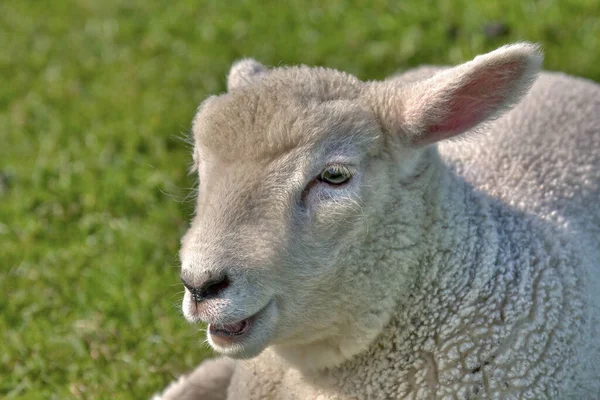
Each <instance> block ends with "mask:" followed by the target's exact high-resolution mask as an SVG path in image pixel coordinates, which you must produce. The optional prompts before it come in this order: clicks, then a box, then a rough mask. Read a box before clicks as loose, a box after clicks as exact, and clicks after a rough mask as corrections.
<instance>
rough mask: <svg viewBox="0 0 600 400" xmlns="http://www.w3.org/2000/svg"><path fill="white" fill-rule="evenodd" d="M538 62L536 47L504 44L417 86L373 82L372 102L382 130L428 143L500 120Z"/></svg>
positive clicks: (536, 69)
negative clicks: (382, 127)
mask: <svg viewBox="0 0 600 400" xmlns="http://www.w3.org/2000/svg"><path fill="white" fill-rule="evenodd" d="M541 64H542V55H541V53H540V50H539V48H538V46H536V45H533V44H529V43H519V44H514V45H509V46H504V47H501V48H499V49H497V50H495V51H492V52H491V53H487V54H484V55H481V56H478V57H476V58H475V59H474V60H472V61H469V62H467V63H465V64H462V65H459V66H457V67H454V68H450V69H447V70H444V71H442V72H439V73H438V74H436V75H434V76H432V77H431V78H429V79H425V80H422V81H419V82H414V83H411V84H402V83H401V82H399V81H396V82H394V81H388V82H381V83H378V84H379V85H380V87H378V88H376V89H375V90H376V92H377V94H376V95H375V99H374V101H375V103H376V108H377V112H378V113H379V116H380V119H381V121H382V124H383V125H384V129H386V130H388V131H390V132H391V133H395V134H398V135H403V136H404V137H403V139H404V140H405V141H408V142H409V143H411V144H413V145H416V146H420V145H427V144H430V143H434V142H437V141H440V140H443V139H447V138H450V137H453V136H456V135H459V134H461V133H463V132H465V131H468V130H470V129H471V128H474V127H475V126H477V125H478V124H480V123H482V122H484V121H488V120H491V119H494V118H496V117H498V116H500V115H501V114H502V112H504V111H506V110H508V109H509V108H510V107H511V106H512V105H514V104H515V103H517V102H518V101H519V100H520V99H521V98H522V97H523V95H524V94H525V93H526V92H527V91H528V90H529V88H530V87H531V85H532V84H533V82H534V81H535V78H536V76H537V73H538V72H539V70H540V68H541ZM376 85H377V84H376ZM381 86H383V87H381Z"/></svg>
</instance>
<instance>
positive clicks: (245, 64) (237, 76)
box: [227, 58, 267, 92]
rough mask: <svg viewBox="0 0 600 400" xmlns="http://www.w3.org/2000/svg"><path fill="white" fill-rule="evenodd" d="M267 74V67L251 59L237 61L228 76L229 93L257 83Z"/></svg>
mask: <svg viewBox="0 0 600 400" xmlns="http://www.w3.org/2000/svg"><path fill="white" fill-rule="evenodd" d="M265 72H267V69H266V68H265V66H264V65H262V64H261V63H259V62H258V61H256V60H253V59H251V58H246V59H244V60H240V61H236V62H235V63H233V65H232V66H231V69H230V70H229V74H228V75H227V91H229V92H230V91H231V90H233V89H236V88H239V87H242V86H246V85H249V84H251V83H253V82H256V81H258V80H260V79H261V78H262V76H263V74H264V73H265Z"/></svg>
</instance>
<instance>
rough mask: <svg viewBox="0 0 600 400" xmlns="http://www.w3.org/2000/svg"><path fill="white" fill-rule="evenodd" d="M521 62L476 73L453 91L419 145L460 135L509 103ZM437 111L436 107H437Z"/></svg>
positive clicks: (520, 70) (523, 65)
mask: <svg viewBox="0 0 600 400" xmlns="http://www.w3.org/2000/svg"><path fill="white" fill-rule="evenodd" d="M524 68H525V64H524V63H523V62H517V61H512V62H506V63H503V64H500V65H497V66H493V67H487V68H485V69H483V70H480V71H476V72H475V74H474V76H471V77H469V78H470V79H468V81H467V83H466V84H464V85H461V86H459V87H458V88H456V89H454V91H453V93H452V94H451V95H449V96H448V97H445V99H446V104H442V105H440V106H441V107H443V108H442V110H443V111H442V112H441V113H438V114H437V115H438V116H440V115H441V118H438V120H437V122H436V123H434V124H432V125H429V126H428V127H427V129H426V131H425V134H424V135H423V136H422V137H421V138H420V139H419V143H420V144H428V143H435V142H437V141H440V140H443V139H447V138H450V137H452V136H455V135H458V134H459V133H463V132H465V131H467V130H469V129H470V128H472V127H474V126H475V125H477V124H479V123H480V122H482V121H484V120H485V119H487V118H488V117H490V116H491V115H492V114H493V113H494V112H496V111H498V110H499V109H500V108H501V107H502V106H503V105H505V103H506V102H507V101H508V100H510V98H511V96H510V94H511V91H512V90H514V88H515V85H514V83H515V81H516V80H517V79H518V78H519V77H520V76H521V75H522V73H523V69H524ZM438 107H439V106H438Z"/></svg>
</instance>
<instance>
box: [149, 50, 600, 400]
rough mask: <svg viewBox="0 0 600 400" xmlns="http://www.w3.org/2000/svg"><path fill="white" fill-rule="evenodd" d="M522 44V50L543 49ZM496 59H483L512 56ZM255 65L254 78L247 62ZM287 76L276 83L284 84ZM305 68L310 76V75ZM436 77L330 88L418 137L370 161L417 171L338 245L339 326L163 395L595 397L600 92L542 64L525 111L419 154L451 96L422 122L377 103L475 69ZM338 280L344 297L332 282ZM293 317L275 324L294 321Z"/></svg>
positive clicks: (599, 352)
mask: <svg viewBox="0 0 600 400" xmlns="http://www.w3.org/2000/svg"><path fill="white" fill-rule="evenodd" d="M518 46H519V45H517V46H516V47H513V48H512V49H516V50H518V51H523V52H526V53H527V52H532V51H534V49H533V48H531V47H527V45H521V46H525V47H518ZM504 49H507V48H504ZM508 49H509V50H510V48H508ZM497 54H500V55H501V56H502V57H504V54H505V53H497ZM506 54H507V55H506V57H510V54H508V53H506ZM527 54H530V53H527ZM531 54H533V53H531ZM486 57H487V58H486ZM489 57H490V56H484V57H482V58H478V59H476V60H475V61H473V62H472V63H480V62H481V63H485V62H486V60H490V59H491V60H493V62H494V63H500V62H503V61H502V60H504V59H503V58H502V57H500V59H499V60H498V59H493V58H489ZM478 60H479V61H478ZM482 60H483V61H482ZM534 63H537V66H539V62H538V61H536V60H534ZM244 65H248V66H250V67H251V70H252V71H254V72H256V73H253V72H252V71H249V70H243V71H237V70H236V68H242V69H244ZM465 65H466V64H465ZM471 65H474V64H471ZM482 65H483V64H482ZM494 65H496V64H494ZM465 68H466V67H465ZM532 68H534V69H535V66H534V67H532ZM464 70H466V71H468V73H469V74H470V73H471V72H470V71H471V70H469V69H468V68H466V69H464ZM275 71H276V70H275ZM290 71H291V72H282V74H283V75H281V77H279V76H278V75H276V73H274V74H275V75H274V76H275V78H272V79H274V80H275V79H278V80H281V81H282V82H283V83H285V77H289V76H293V75H285V74H293V73H295V72H294V70H290ZM298 71H299V72H298V76H301V73H302V72H301V71H304V70H298ZM436 71H437V70H436V69H435V68H431V67H428V68H425V69H421V70H416V71H409V72H407V73H406V74H404V75H400V76H399V77H397V78H395V79H393V80H391V81H387V82H384V83H370V84H366V85H371V86H368V89H365V90H358V91H357V90H354V89H353V88H354V87H357V86H356V85H359V83H357V82H355V81H354V80H353V78H351V77H339V76H337V75H336V77H337V78H339V79H340V80H339V81H336V83H335V85H334V84H333V83H332V87H331V88H328V89H327V90H329V92H327V90H325V89H319V90H325V94H321V93H318V96H325V97H327V96H329V95H327V93H333V92H335V93H337V94H336V95H337V96H342V97H344V98H345V99H349V100H348V101H354V100H355V99H360V98H364V97H365V96H366V98H368V99H372V98H373V97H372V96H375V95H374V94H373V93H376V94H377V96H378V95H382V96H384V98H385V99H383V100H382V98H380V100H376V101H375V103H376V105H375V106H374V107H373V109H374V110H375V112H376V113H379V114H378V115H380V119H379V122H380V123H381V125H382V126H383V129H384V130H387V131H388V132H390V131H393V130H394V129H395V128H393V126H394V125H393V124H394V123H397V121H402V122H403V123H405V124H409V123H411V122H410V121H411V118H413V119H414V120H415V121H417V122H415V123H414V130H413V128H410V129H406V128H405V127H402V129H403V130H404V131H403V132H405V134H406V137H405V138H404V139H403V141H401V142H402V143H400V144H398V143H394V139H393V137H392V139H390V143H389V144H388V145H389V146H392V147H394V146H396V147H394V148H397V149H400V150H398V151H394V152H390V153H385V154H382V155H379V156H375V157H381V158H382V161H381V162H382V163H392V162H394V159H395V158H397V159H398V160H401V161H399V162H401V163H402V166H403V167H402V168H404V170H403V171H406V172H405V173H404V172H402V171H398V174H397V175H393V176H392V177H390V176H387V175H386V176H385V178H382V179H387V180H388V181H389V182H387V185H388V186H386V188H387V189H386V190H385V191H381V192H377V193H382V194H381V196H380V198H378V199H380V200H379V201H381V202H382V203H381V207H380V208H378V209H377V210H378V211H377V212H373V213H371V214H368V212H367V211H365V216H362V217H361V218H363V219H362V220H361V219H358V220H357V221H359V222H360V221H363V220H364V221H369V226H368V227H366V228H365V229H364V230H361V231H360V232H362V233H361V235H362V236H360V238H353V239H352V240H353V242H352V243H353V245H352V246H349V247H348V248H345V251H344V252H343V254H340V255H339V257H340V259H343V260H344V262H345V263H346V264H347V265H348V266H347V268H345V269H342V270H339V271H337V272H336V275H335V276H334V275H332V277H331V279H332V281H331V282H330V283H331V293H335V296H333V295H331V296H332V297H331V298H329V299H328V301H327V304H326V306H327V307H329V308H333V310H334V311H337V313H338V314H339V315H340V317H339V320H337V319H332V320H331V321H328V320H324V321H309V320H306V321H302V323H304V325H305V327H306V330H302V329H301V328H302V327H301V326H298V327H293V329H295V330H297V331H298V332H302V335H304V336H306V337H311V338H313V337H314V338H318V337H323V338H325V339H323V340H317V339H314V340H313V339H311V341H310V342H307V343H304V342H302V340H301V337H302V335H300V336H301V337H300V339H297V338H294V340H296V342H293V341H292V340H291V339H288V336H285V339H281V342H278V341H277V340H279V339H277V338H276V339H275V342H274V343H273V344H271V345H270V346H269V347H267V349H266V350H264V351H262V353H260V355H258V356H257V357H254V358H251V359H249V360H236V361H235V362H234V361H225V360H224V359H220V360H219V361H216V362H215V361H208V362H205V363H203V364H201V366H200V367H199V369H198V370H196V371H195V372H193V373H192V374H191V375H189V376H188V377H187V378H183V379H182V380H180V381H179V382H177V383H175V384H173V385H172V386H171V387H170V388H169V389H167V390H166V391H165V392H164V393H163V395H162V397H157V398H162V399H164V400H167V399H176V398H185V399H207V398H211V399H212V398H214V399H229V400H234V399H235V400H238V399H252V400H254V399H257V400H258V399H283V400H287V399H319V400H349V399H373V400H374V399H382V400H383V399H404V398H406V399H432V398H435V399H478V398H486V399H487V398H489V399H521V398H530V399H594V398H600V361H599V360H600V334H599V332H600V206H599V205H598V204H599V202H600V85H597V84H595V83H593V82H590V81H586V80H583V79H579V78H574V77H569V76H566V75H562V74H557V73H541V74H540V76H539V78H538V79H537V81H536V82H535V83H534V84H533V86H532V88H531V89H530V91H529V92H528V94H527V95H525V97H524V98H523V100H522V101H521V102H520V103H518V104H517V105H516V106H515V107H514V109H512V110H511V111H509V112H507V113H505V114H504V115H502V116H500V117H499V118H498V119H496V120H495V121H493V122H487V123H485V124H484V125H479V126H478V128H477V132H476V133H472V134H471V135H467V140H461V139H458V140H447V141H443V142H441V143H439V144H438V145H429V146H427V147H424V148H422V149H421V150H419V151H416V150H415V152H412V151H413V150H411V149H410V147H407V148H406V149H405V147H404V146H406V143H407V142H415V140H417V141H420V140H421V139H422V137H421V136H420V133H419V132H422V131H423V124H427V123H428V122H427V121H429V119H427V118H435V119H436V121H437V119H443V118H444V117H443V114H444V113H445V112H447V111H448V110H449V109H450V108H451V107H450V106H447V105H445V106H444V105H442V106H439V107H438V108H437V109H436V110H434V111H431V112H430V113H429V114H427V110H425V109H423V110H420V109H419V107H421V108H422V107H427V106H429V105H430V104H431V103H432V102H434V103H435V101H437V100H439V97H434V98H433V100H431V101H430V100H428V101H426V102H425V101H421V103H422V104H418V103H419V102H418V101H417V100H414V101H413V102H412V103H410V102H407V103H405V104H409V103H410V104H418V105H417V106H411V107H412V108H411V114H410V115H409V116H410V118H405V117H402V115H405V116H406V115H408V114H402V113H404V112H405V111H404V110H400V111H398V110H391V109H389V108H386V110H387V111H382V109H381V108H382V107H383V108H385V107H389V106H390V105H393V104H396V103H397V102H401V101H402V100H399V98H400V97H401V96H403V93H404V95H405V96H406V95H407V94H406V93H410V92H411V91H418V90H421V88H423V87H425V88H426V87H430V88H436V90H439V88H440V87H441V86H436V85H437V83H436V82H443V81H444V80H445V79H447V77H457V76H461V75H460V74H462V73H463V72H460V71H462V70H448V69H445V70H443V72H442V73H441V75H440V74H438V75H435V74H436ZM448 71H454V72H448ZM457 71H458V72H457ZM315 73H316V72H315ZM269 74H271V72H268V71H266V70H265V69H263V67H262V66H261V65H260V64H258V63H256V62H254V61H249V60H246V61H244V62H242V63H241V64H237V67H236V66H234V69H233V70H232V72H231V73H230V76H233V77H236V79H234V80H233V81H230V87H229V90H230V91H231V90H236V88H237V87H239V86H242V87H243V89H241V90H245V91H248V92H249V93H250V92H251V91H252V90H256V91H260V90H263V89H261V87H262V86H261V85H275V83H274V82H275V81H274V80H273V81H269V79H271V78H269ZM452 74H454V75H452ZM534 74H535V70H532V71H531V72H527V73H526V74H525V75H523V76H520V78H519V79H521V80H522V81H523V82H525V81H524V80H527V81H530V80H531V79H532V77H533V76H534ZM434 75H435V76H434ZM430 76H434V78H431V79H430V80H425V79H427V78H428V77H430ZM465 76H466V75H465ZM237 77H242V78H239V79H238V78H237ZM460 79H477V78H476V77H475V78H472V77H471V75H469V76H468V77H467V78H462V77H461V78H460ZM502 79H503V78H502ZM316 80H317V79H316V78H315V79H314V81H316ZM419 82H429V83H428V84H427V85H429V86H427V85H421V86H419ZM523 82H521V83H519V85H521V86H515V87H516V89H515V88H511V89H510V90H509V91H507V93H508V94H507V95H506V96H507V97H506V98H503V99H502V101H503V103H502V104H501V105H499V106H498V107H500V108H498V109H495V108H494V109H491V108H490V110H491V111H490V112H489V113H488V112H487V111H486V115H485V118H484V120H489V119H490V118H496V117H498V116H499V115H500V114H499V113H500V112H501V111H503V110H505V109H506V108H507V107H509V106H510V105H511V104H513V103H515V102H516V101H518V100H519V98H520V95H521V94H522V92H523V91H524V90H526V89H527V87H526V85H527V83H523ZM413 84H414V85H415V86H411V85H413ZM346 85H347V86H346ZM373 85H374V86H373ZM377 85H382V86H380V87H379V89H377V91H373V92H370V91H372V90H373V89H372V88H373V87H377ZM406 85H409V86H406ZM523 85H525V86H523ZM307 87H308V88H312V89H313V90H315V91H316V90H317V89H315V87H314V86H307ZM318 87H319V88H320V87H322V85H321V86H318ZM340 88H342V89H340ZM397 88H404V89H402V90H396V89H397ZM406 88H408V89H406ZM270 90H272V88H270ZM303 90H304V89H303ZM432 90H433V89H432ZM507 90H508V89H507ZM244 93H245V92H244ZM340 93H341V94H340ZM513 93H514V94H513ZM361 96H363V97H361ZM370 96H371V97H370ZM331 97H335V96H334V95H333V94H331ZM421 99H422V98H421ZM279 101H281V102H283V100H281V99H279ZM377 101H379V103H378V102H377ZM439 104H447V103H444V102H440V103H439ZM474 104H475V105H476V106H478V107H479V105H477V104H476V103H474ZM213 106H214V107H220V105H219V104H216V105H213V104H211V107H213ZM435 106H436V107H437V105H435ZM217 109H218V108H217ZM415 110H416V111H415ZM241 112H242V111H240V113H241ZM419 113H421V114H419ZM425 114H427V115H425ZM255 115H258V114H255ZM399 115H400V116H399ZM419 115H425V117H419ZM205 118H209V117H208V116H206V117H205ZM423 118H425V119H423ZM478 122H479V121H478ZM295 123H296V124H297V123H298V122H297V121H296V122H295ZM197 124H200V122H197ZM432 124H437V122H433V123H432ZM451 126H454V125H452V124H451ZM361 129H364V130H368V129H369V126H368V125H365V127H364V128H361ZM415 132H416V133H415ZM415 138H417V139H415ZM425 139H426V138H425ZM214 140H217V139H214ZM223 140H225V139H223ZM436 140H439V139H436ZM425 142H427V140H425ZM257 146H258V145H257ZM268 149H269V151H272V149H273V147H268ZM256 151H257V152H258V150H256ZM405 158H406V159H405ZM283 162H285V160H284V161H283ZM378 165H379V164H378ZM381 165H383V164H381ZM381 182H384V181H383V180H382V181H381ZM379 184H380V182H379V181H374V182H372V185H373V186H377V185H379ZM363 200H364V201H365V202H368V201H376V200H373V199H372V198H369V197H368V196H367V197H365V198H364V199H363ZM367 214H368V215H367ZM277 215H279V214H277ZM369 218H371V219H369ZM359 222H357V223H359ZM211 226H212V225H211ZM265 235H266V234H265ZM188 242H190V239H189V237H188V238H187V242H186V241H184V247H185V246H186V243H188ZM265 251H266V250H265ZM265 257H266V256H265ZM266 259H267V258H265V260H266ZM346 264H344V265H346ZM338 283H339V284H340V285H343V286H344V288H343V289H344V290H340V291H339V292H336V290H338V289H336V285H337V284H338ZM294 284H298V285H300V284H301V283H300V282H294ZM264 285H265V286H267V287H268V285H269V283H264ZM298 301H299V302H301V301H308V300H305V299H302V298H299V299H298ZM307 304H309V303H307ZM327 307H326V308H327ZM349 310H350V311H349ZM351 310H355V313H354V318H350V320H349V321H347V322H344V323H345V325H340V326H343V327H345V328H346V330H335V329H334V327H331V328H330V330H331V332H335V335H334V336H327V335H326V334H325V333H323V335H322V336H319V334H320V332H327V334H328V332H329V330H327V329H329V328H327V329H326V327H327V324H328V323H330V324H332V325H334V323H335V324H337V323H338V321H345V320H344V319H343V317H344V318H345V316H346V315H347V313H349V312H351ZM317 311H318V312H319V313H321V314H318V315H328V314H326V311H324V310H317ZM317 311H315V312H317ZM294 312H296V314H295V315H303V314H301V312H302V311H298V310H295V311H294ZM284 313H285V309H284V308H282V311H281V314H282V315H281V316H280V317H279V318H280V321H288V320H285V319H284V318H285V315H284ZM299 313H300V314H299ZM307 315H308V314H307ZM290 323H291V322H288V324H290ZM339 323H340V324H342V322H339ZM289 329H292V328H289ZM311 329H312V331H311ZM286 334H288V331H286ZM207 368H210V371H211V372H210V373H207ZM215 388H219V389H218V390H217V389H215ZM181 393H187V395H186V396H184V397H181V396H182V395H181ZM207 393H212V395H213V397H208V395H207Z"/></svg>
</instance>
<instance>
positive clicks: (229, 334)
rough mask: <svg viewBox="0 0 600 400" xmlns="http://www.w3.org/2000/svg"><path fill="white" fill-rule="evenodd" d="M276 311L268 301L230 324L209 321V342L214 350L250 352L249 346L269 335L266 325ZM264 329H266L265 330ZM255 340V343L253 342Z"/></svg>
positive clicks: (267, 325) (227, 353) (260, 341)
mask: <svg viewBox="0 0 600 400" xmlns="http://www.w3.org/2000/svg"><path fill="white" fill-rule="evenodd" d="M274 313H276V309H275V303H274V302H273V300H271V301H269V302H268V303H267V305H265V306H264V307H263V308H262V309H260V310H259V311H258V312H257V313H256V314H253V315H252V316H250V317H248V318H245V319H243V320H241V321H237V322H233V323H231V324H218V323H211V324H209V325H208V337H209V342H210V344H211V345H212V346H213V348H215V350H217V351H219V352H221V353H223V354H226V355H233V354H234V353H238V352H239V353H240V354H241V353H244V354H250V353H251V351H250V350H251V348H253V347H256V348H257V349H258V346H257V345H258V344H260V343H262V341H265V340H267V339H268V337H269V336H270V333H269V331H270V330H269V329H268V327H269V326H270V324H271V323H272V322H273V318H274V315H275V314H274ZM265 329H266V330H265ZM255 342H256V343H255Z"/></svg>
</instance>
